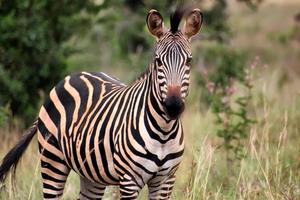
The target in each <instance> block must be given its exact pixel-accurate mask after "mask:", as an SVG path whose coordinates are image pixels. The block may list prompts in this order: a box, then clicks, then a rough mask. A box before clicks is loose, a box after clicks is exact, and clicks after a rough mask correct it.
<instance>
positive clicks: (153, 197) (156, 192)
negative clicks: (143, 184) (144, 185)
mask: <svg viewBox="0 0 300 200" xmlns="http://www.w3.org/2000/svg"><path fill="white" fill-rule="evenodd" d="M174 183H175V175H172V176H170V177H167V178H166V179H165V180H163V181H161V180H155V179H153V180H152V181H150V183H148V188H149V199H150V200H166V199H170V198H171V194H172V191H173V187H174Z"/></svg>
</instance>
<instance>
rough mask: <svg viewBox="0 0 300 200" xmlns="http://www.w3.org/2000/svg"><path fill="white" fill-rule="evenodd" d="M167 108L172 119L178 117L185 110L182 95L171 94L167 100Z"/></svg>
mask: <svg viewBox="0 0 300 200" xmlns="http://www.w3.org/2000/svg"><path fill="white" fill-rule="evenodd" d="M165 110H166V113H167V115H168V116H169V117H170V118H171V119H176V118H178V117H179V116H180V114H181V113H182V112H183V110H184V102H183V101H182V99H181V97H178V96H174V95H173V96H169V97H167V98H166V100H165Z"/></svg>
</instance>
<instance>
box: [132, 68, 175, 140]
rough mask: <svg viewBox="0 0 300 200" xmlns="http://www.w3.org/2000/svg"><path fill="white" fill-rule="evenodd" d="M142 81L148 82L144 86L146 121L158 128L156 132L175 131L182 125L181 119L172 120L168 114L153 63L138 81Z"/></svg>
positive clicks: (164, 134) (165, 133)
mask: <svg viewBox="0 0 300 200" xmlns="http://www.w3.org/2000/svg"><path fill="white" fill-rule="evenodd" d="M141 81H145V83H146V84H145V88H144V89H145V91H144V92H145V95H146V97H145V104H144V106H145V117H144V120H145V123H148V124H151V127H152V128H153V129H155V130H156V131H154V132H158V133H161V134H162V135H163V136H167V135H169V134H171V133H173V132H174V130H175V129H177V128H178V126H180V125H179V124H180V120H179V119H176V120H170V119H168V117H167V115H166V112H165V110H164V106H163V101H162V98H161V96H160V91H159V89H158V83H157V79H156V71H155V70H154V66H153V64H151V65H150V66H149V68H148V69H147V71H146V72H145V73H144V74H142V75H141V76H140V77H139V78H138V79H137V81H136V82H141Z"/></svg>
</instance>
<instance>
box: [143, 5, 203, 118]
mask: <svg viewBox="0 0 300 200" xmlns="http://www.w3.org/2000/svg"><path fill="white" fill-rule="evenodd" d="M183 17H184V18H185V22H184V25H183V27H182V28H181V29H179V23H180V21H181V18H183ZM202 21H203V17H202V13H201V11H200V10H199V9H194V10H190V11H189V12H186V11H185V10H183V9H182V10H181V9H177V10H176V11H175V12H174V14H172V15H171V18H170V24H171V28H170V29H167V28H165V27H164V23H163V18H162V16H161V14H160V13H159V12H158V11H156V10H150V12H149V13H148V16H147V19H146V22H147V26H148V29H149V31H150V33H151V34H152V35H153V36H155V38H156V41H157V44H156V49H155V57H154V63H153V66H154V72H155V73H154V74H155V75H156V76H155V79H156V80H155V81H156V83H157V84H156V85H157V91H158V97H159V98H160V99H161V100H162V102H163V106H164V110H165V112H166V113H167V115H168V117H169V118H170V119H176V118H178V117H179V116H180V114H181V113H182V112H183V110H184V102H185V98H186V96H187V95H188V91H189V78H190V68H191V66H190V65H191V61H192V53H191V48H190V41H191V38H192V37H193V36H194V35H196V34H197V33H198V32H199V30H200V27H201V25H202Z"/></svg>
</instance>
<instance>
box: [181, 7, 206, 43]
mask: <svg viewBox="0 0 300 200" xmlns="http://www.w3.org/2000/svg"><path fill="white" fill-rule="evenodd" d="M202 22H203V14H202V12H201V11H200V9H198V8H196V9H194V10H192V11H191V12H190V13H189V14H188V15H187V16H186V19H185V23H184V25H183V28H182V32H183V34H184V35H185V36H186V37H187V38H188V39H190V38H191V37H193V36H194V35H196V34H197V33H198V32H199V30H200V28H201V25H202Z"/></svg>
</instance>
